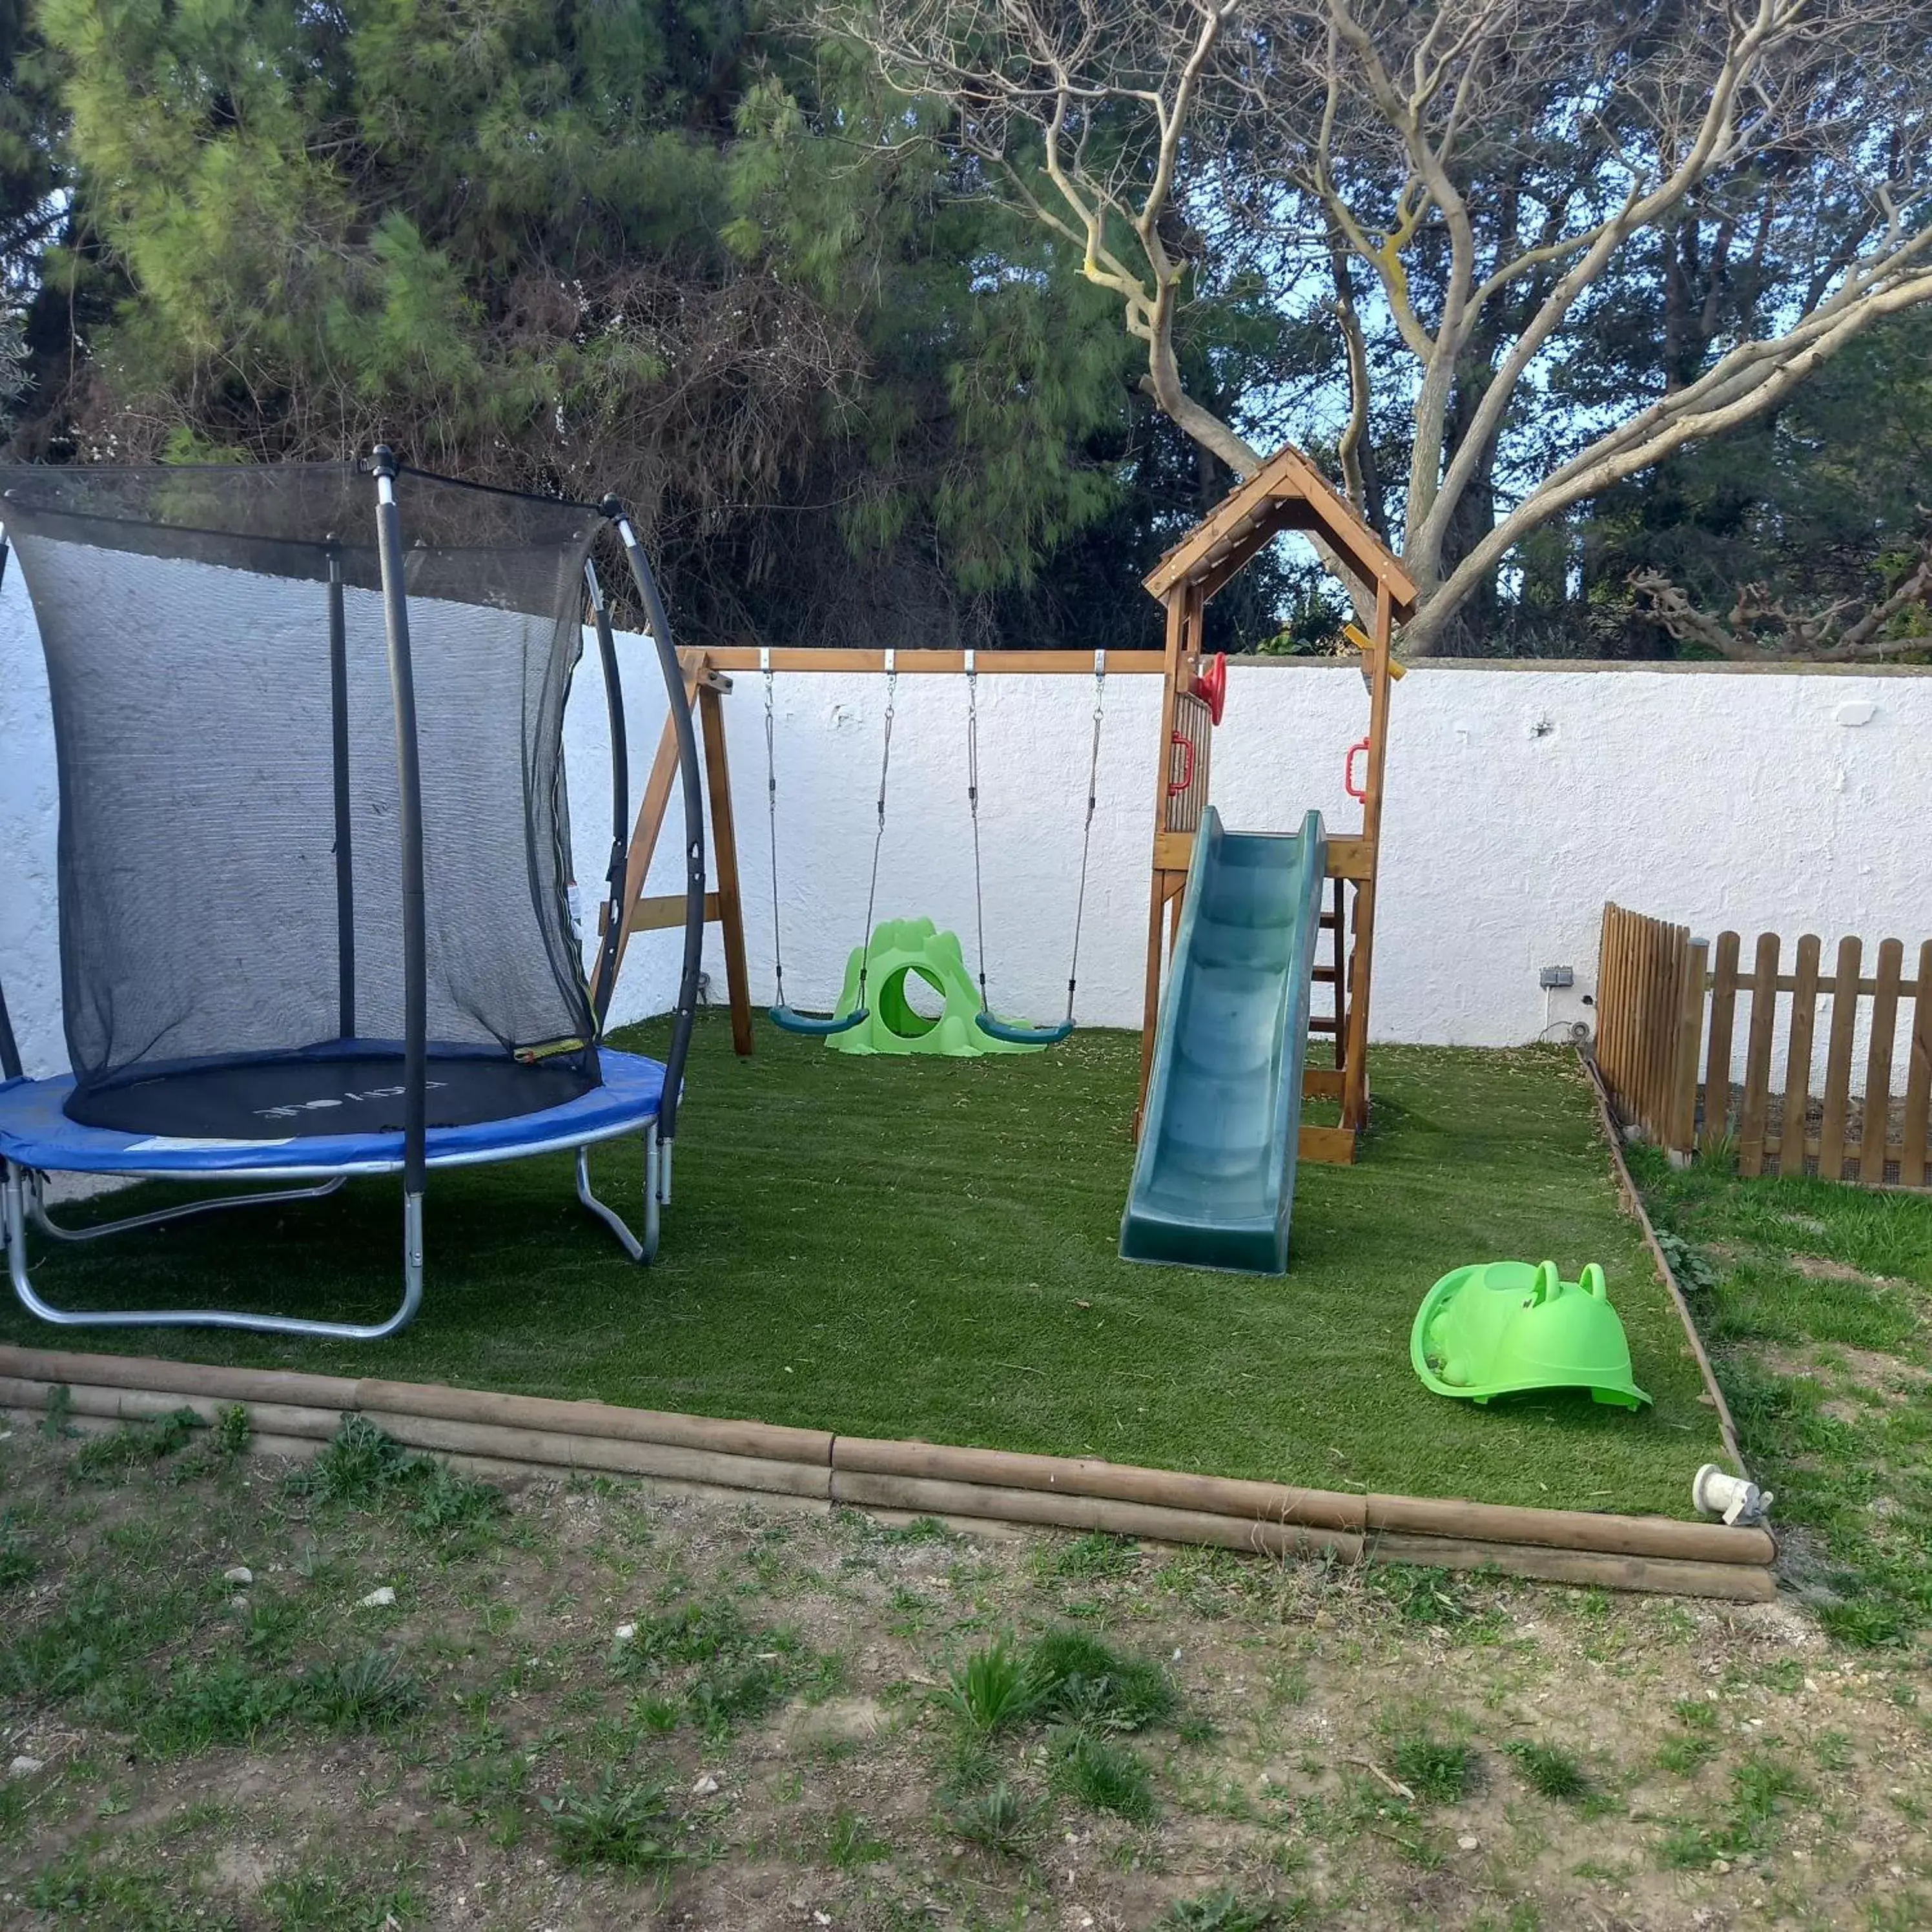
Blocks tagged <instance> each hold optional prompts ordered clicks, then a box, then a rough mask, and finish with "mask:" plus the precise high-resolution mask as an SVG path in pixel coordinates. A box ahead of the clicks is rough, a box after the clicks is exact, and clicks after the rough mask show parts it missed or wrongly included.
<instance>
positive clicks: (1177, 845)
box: [1136, 447, 1416, 1165]
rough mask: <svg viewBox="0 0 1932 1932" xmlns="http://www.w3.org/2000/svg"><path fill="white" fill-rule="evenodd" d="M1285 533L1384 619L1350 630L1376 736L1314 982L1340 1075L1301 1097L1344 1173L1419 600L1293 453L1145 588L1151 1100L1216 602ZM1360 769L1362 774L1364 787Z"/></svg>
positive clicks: (1312, 1130) (1351, 782)
mask: <svg viewBox="0 0 1932 1932" xmlns="http://www.w3.org/2000/svg"><path fill="white" fill-rule="evenodd" d="M1283 530H1301V531H1304V532H1307V534H1308V535H1310V536H1312V537H1313V538H1314V539H1315V540H1316V543H1317V544H1318V547H1320V548H1321V549H1322V550H1323V552H1324V553H1325V557H1326V559H1327V561H1328V563H1329V565H1330V566H1331V568H1333V569H1334V570H1336V571H1337V573H1338V574H1342V575H1343V576H1344V577H1346V580H1347V581H1348V583H1349V587H1350V589H1352V591H1354V592H1355V593H1356V600H1355V601H1356V603H1357V606H1358V608H1361V609H1363V610H1365V611H1367V610H1370V609H1371V608H1372V609H1373V616H1372V617H1371V619H1370V625H1369V628H1368V629H1367V630H1366V631H1365V630H1364V629H1362V628H1360V627H1359V626H1358V625H1353V624H1352V625H1349V627H1348V630H1347V635H1348V638H1349V642H1350V643H1352V645H1353V646H1355V649H1357V650H1358V651H1359V652H1361V659H1362V673H1363V676H1364V679H1366V681H1367V685H1368V692H1369V720H1368V730H1367V735H1366V736H1364V738H1363V739H1361V741H1360V742H1358V743H1357V744H1356V745H1355V747H1354V748H1352V750H1351V751H1349V755H1348V771H1347V777H1346V782H1347V784H1348V787H1349V793H1350V796H1352V797H1355V798H1356V799H1359V800H1360V802H1361V807H1362V825H1361V831H1360V832H1358V833H1356V834H1355V835H1352V836H1351V835H1340V834H1337V833H1335V832H1331V834H1330V835H1329V838H1328V877H1329V879H1330V880H1331V882H1332V883H1331V889H1330V895H1329V903H1328V907H1327V909H1326V910H1325V912H1324V913H1323V914H1322V926H1323V928H1324V929H1325V931H1326V932H1328V934H1329V935H1330V936H1331V942H1332V943H1331V946H1330V947H1328V949H1327V953H1328V957H1327V959H1326V961H1325V963H1324V964H1322V965H1319V966H1317V967H1316V969H1315V978H1316V981H1317V983H1319V984H1322V985H1326V986H1333V987H1334V1013H1333V1014H1332V1015H1329V1014H1324V1013H1317V1014H1316V1016H1314V1017H1313V1018H1312V1019H1310V1028H1311V1030H1312V1031H1315V1032H1318V1033H1331V1032H1332V1033H1333V1034H1334V1042H1335V1054H1334V1065H1333V1066H1332V1067H1319V1066H1315V1065H1313V1064H1311V1065H1310V1066H1309V1067H1308V1068H1307V1071H1306V1073H1305V1076H1304V1082H1303V1088H1302V1092H1303V1097H1304V1099H1307V1100H1327V1101H1333V1102H1338V1103H1340V1108H1341V1120H1340V1124H1339V1125H1337V1126H1334V1127H1311V1126H1310V1125H1308V1124H1306V1123H1304V1125H1303V1127H1302V1129H1301V1158H1302V1159H1303V1160H1316V1161H1327V1162H1330V1163H1340V1164H1344V1165H1346V1163H1349V1162H1352V1161H1353V1160H1354V1159H1355V1142H1356V1139H1357V1136H1358V1135H1359V1134H1360V1133H1361V1130H1362V1128H1363V1127H1364V1125H1365V1124H1367V1120H1368V1114H1369V1059H1368V1053H1369V987H1370V968H1371V965H1372V962H1373V958H1374V950H1375V919H1376V874H1377V871H1378V870H1379V864H1380V859H1381V850H1382V767H1383V762H1384V760H1385V757H1386V755H1387V753H1388V715H1389V687H1390V685H1391V683H1392V682H1393V681H1394V679H1396V678H1398V677H1400V676H1401V675H1402V670H1401V667H1400V665H1398V664H1397V663H1396V662H1395V661H1394V658H1393V656H1392V655H1391V639H1392V637H1393V635H1394V628H1395V626H1396V625H1397V624H1399V623H1401V622H1403V621H1404V620H1405V619H1407V618H1408V617H1409V616H1412V615H1413V613H1414V612H1415V596H1416V592H1415V584H1414V583H1413V582H1412V580H1411V579H1410V577H1409V574H1408V573H1407V571H1405V570H1404V569H1403V567H1402V565H1401V564H1400V562H1397V559H1396V558H1395V557H1394V555H1392V554H1391V552H1390V551H1389V550H1388V547H1387V546H1386V545H1385V544H1383V543H1382V541H1381V539H1380V538H1378V537H1377V536H1376V534H1375V532H1373V530H1371V529H1370V528H1369V526H1367V524H1366V523H1364V522H1363V521H1362V520H1361V517H1358V516H1357V515H1356V514H1355V511H1353V510H1352V509H1351V508H1349V505H1347V504H1346V502H1343V499H1342V498H1341V497H1340V496H1338V495H1337V493H1335V491H1334V490H1333V489H1331V487H1329V485H1328V481H1327V480H1326V479H1325V478H1324V477H1323V476H1322V475H1321V473H1320V472H1319V471H1318V470H1317V469H1316V468H1315V466H1313V464H1312V463H1310V462H1309V460H1308V459H1307V458H1306V457H1304V455H1302V454H1301V452H1300V451H1299V450H1298V449H1293V448H1292V447H1290V448H1286V449H1282V450H1281V451H1280V452H1278V453H1277V455H1274V456H1273V457H1271V458H1270V459H1269V460H1268V461H1267V462H1266V463H1264V464H1263V465H1262V467H1261V468H1260V469H1258V470H1257V471H1256V472H1255V474H1254V475H1252V476H1251V477H1250V478H1248V480H1247V481H1246V482H1245V483H1244V484H1241V486H1240V487H1238V489H1236V490H1232V491H1231V492H1230V493H1229V495H1228V496H1226V498H1225V499H1223V501H1222V502H1220V504H1218V505H1217V506H1216V508H1215V509H1214V513H1213V514H1212V515H1211V516H1209V517H1208V518H1207V519H1206V520H1205V521H1204V522H1203V523H1201V524H1199V526H1197V527H1196V529H1194V530H1193V531H1192V532H1190V534H1189V535H1187V537H1185V538H1183V539H1182V541H1181V542H1179V543H1178V544H1175V547H1173V549H1172V550H1169V552H1168V553H1167V554H1166V556H1164V557H1163V558H1162V559H1161V560H1160V562H1159V563H1158V564H1157V565H1156V566H1155V567H1154V569H1153V570H1152V571H1150V572H1149V574H1148V577H1147V578H1146V580H1145V581H1146V586H1147V589H1148V592H1150V594H1151V595H1154V596H1155V597H1157V598H1159V599H1160V601H1161V603H1162V604H1163V606H1165V607H1166V612H1167V643H1166V661H1165V664H1164V667H1163V669H1164V675H1163V679H1162V697H1161V717H1160V742H1161V747H1162V750H1161V756H1160V778H1159V781H1158V782H1157V787H1156V790H1155V795H1154V884H1153V889H1152V892H1151V894H1150V895H1149V900H1148V952H1147V999H1146V1004H1145V1010H1144V1012H1143V1015H1142V1022H1141V1094H1142V1103H1143V1104H1145V1100H1146V1094H1147V1082H1148V1073H1149V1070H1150V1069H1151V1067H1152V1065H1153V1063H1154V1031H1155V1028H1156V1025H1157V1022H1158V1021H1159V1019H1160V989H1161V978H1162V975H1163V972H1164V971H1165V970H1166V965H1167V956H1168V950H1169V947H1170V946H1171V945H1172V941H1173V938H1174V935H1175V931H1176V930H1177V929H1178V926H1179V925H1180V922H1181V895H1182V894H1183V892H1184V890H1185V889H1186V886H1187V868H1188V865H1189V862H1190V859H1192V858H1193V851H1194V835H1195V833H1196V831H1197V830H1198V829H1199V826H1200V823H1201V815H1202V811H1203V809H1204V808H1205V806H1206V805H1207V802H1208V773H1209V768H1210V763H1211V757H1212V754H1213V749H1214V714H1213V712H1212V711H1211V709H1210V707H1209V705H1208V702H1207V701H1206V700H1205V697H1202V696H1201V695H1199V694H1196V691H1194V689H1193V686H1194V685H1195V684H1196V681H1197V679H1199V678H1200V677H1201V676H1202V672H1203V669H1204V662H1203V652H1202V640H1203V635H1204V623H1203V619H1204V618H1205V613H1206V611H1207V607H1208V599H1209V598H1211V597H1213V596H1214V595H1215V594H1216V593H1217V592H1218V591H1220V589H1222V587H1223V586H1224V585H1226V583H1229V581H1230V580H1232V578H1233V577H1234V576H1235V574H1236V573H1237V572H1238V571H1240V570H1241V569H1242V568H1244V566H1245V565H1247V563H1248V562H1250V561H1251V560H1252V559H1253V558H1254V557H1255V556H1256V555H1257V554H1258V553H1259V552H1260V551H1261V550H1262V549H1264V548H1265V547H1266V546H1267V545H1268V544H1269V543H1271V541H1273V540H1274V538H1275V537H1277V535H1280V532H1283ZM1358 758H1359V759H1361V760H1362V763H1363V766H1364V770H1363V773H1362V775H1361V779H1360V781H1359V782H1358V780H1357V777H1356V764H1357V760H1358ZM1136 1130H1138V1118H1137V1120H1136Z"/></svg>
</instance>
